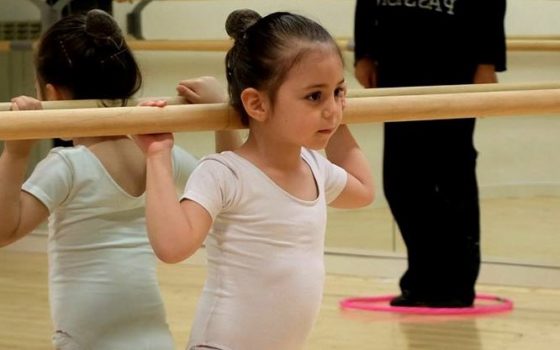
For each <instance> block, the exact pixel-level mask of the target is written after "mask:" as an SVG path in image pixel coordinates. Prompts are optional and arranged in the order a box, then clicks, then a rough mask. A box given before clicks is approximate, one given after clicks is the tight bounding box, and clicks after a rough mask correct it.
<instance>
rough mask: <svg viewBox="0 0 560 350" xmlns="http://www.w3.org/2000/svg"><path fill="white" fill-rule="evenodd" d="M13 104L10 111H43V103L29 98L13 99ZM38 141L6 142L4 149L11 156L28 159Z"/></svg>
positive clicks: (19, 97)
mask: <svg viewBox="0 0 560 350" xmlns="http://www.w3.org/2000/svg"><path fill="white" fill-rule="evenodd" d="M11 102H12V105H11V106H10V110H12V111H26V110H39V109H43V106H42V105H41V101H39V100H37V99H36V98H33V97H29V96H18V97H14V98H12V99H11ZM36 141H37V140H14V141H6V142H5V144H4V148H5V150H6V152H9V153H10V154H13V155H18V156H22V157H27V156H28V155H29V153H30V152H31V148H32V147H33V145H34V144H35V142H36Z"/></svg>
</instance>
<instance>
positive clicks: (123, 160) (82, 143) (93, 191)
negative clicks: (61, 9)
mask: <svg viewBox="0 0 560 350" xmlns="http://www.w3.org/2000/svg"><path fill="white" fill-rule="evenodd" d="M35 65H36V71H37V83H38V84H37V86H38V87H39V91H38V95H39V97H40V99H43V100H68V99H98V100H111V101H119V100H121V101H122V102H123V103H124V101H125V100H126V99H128V98H130V97H131V96H133V95H134V94H135V93H136V92H137V91H138V89H139V88H140V86H141V82H142V79H141V75H140V71H139V69H138V65H137V63H136V61H135V59H134V57H133V55H132V53H131V51H130V49H129V47H128V46H127V44H126V42H125V40H124V37H123V35H122V33H121V31H120V29H119V28H118V26H117V24H116V22H115V21H114V20H113V19H112V18H111V17H110V16H109V15H108V14H107V13H105V12H103V11H99V10H92V11H90V12H88V13H87V15H78V16H69V17H65V18H63V19H62V20H60V21H59V22H57V23H55V24H54V25H53V26H52V27H51V28H49V30H48V31H47V32H46V33H45V34H44V35H43V36H42V38H41V40H40V43H39V46H38V50H37V55H36V57H35ZM12 102H13V103H12V107H13V108H14V109H38V108H40V103H39V101H37V100H35V99H32V98H29V97H18V98H15V99H13V100H12ZM146 108H148V107H146ZM73 141H74V145H75V146H74V147H68V148H55V149H53V150H51V152H50V153H49V155H48V156H47V157H46V158H45V159H44V160H43V161H41V162H40V163H39V164H38V165H37V166H36V168H35V169H34V171H33V173H32V175H31V176H30V177H29V179H27V180H26V181H25V183H23V181H24V174H25V165H26V164H27V159H28V158H29V152H30V149H31V144H32V142H31V141H28V140H24V141H10V142H6V144H5V148H4V151H3V153H2V155H1V156H0V178H1V179H2V181H0V222H2V223H3V226H2V227H0V239H1V240H0V244H3V245H5V244H9V243H11V242H13V241H15V240H17V239H18V238H21V237H23V236H24V235H26V234H28V233H29V232H31V231H32V230H33V229H34V228H35V227H37V225H38V224H39V223H41V222H42V221H44V220H45V219H46V218H47V217H48V220H49V240H48V253H49V288H50V290H49V297H50V302H51V314H52V319H53V326H54V331H55V333H54V336H53V343H54V345H55V347H56V348H57V349H63V350H67V349H102V350H104V349H107V350H113V349H117V350H118V349H127V350H128V349H135V350H148V349H154V350H168V349H169V350H170V349H173V348H174V344H173V340H172V338H171V334H170V332H169V329H168V326H167V324H166V321H165V313H164V308H163V302H162V299H161V297H160V293H159V288H158V281H157V276H156V259H155V256H154V254H153V250H152V249H151V247H150V244H149V241H148V237H147V234H146V220H145V194H144V192H145V187H146V184H145V178H146V164H145V157H144V156H143V154H142V152H141V151H140V150H139V148H138V146H137V145H135V143H134V142H133V141H132V140H131V139H129V138H128V137H126V136H111V137H89V138H76V139H74V140H73ZM195 165H196V159H195V158H194V157H192V156H191V155H189V154H188V153H186V152H184V151H180V150H179V149H177V148H175V149H174V150H173V177H174V180H175V183H176V184H179V185H181V186H182V185H184V184H185V182H186V179H187V177H188V175H189V174H190V172H191V171H192V169H193V168H194V167H195ZM22 183H23V185H22Z"/></svg>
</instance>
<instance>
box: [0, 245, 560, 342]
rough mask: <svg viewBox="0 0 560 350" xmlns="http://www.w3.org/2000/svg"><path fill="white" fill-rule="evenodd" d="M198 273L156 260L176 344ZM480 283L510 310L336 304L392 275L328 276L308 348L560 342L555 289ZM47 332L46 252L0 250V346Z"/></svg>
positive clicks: (380, 288)
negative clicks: (470, 313)
mask: <svg viewBox="0 0 560 350" xmlns="http://www.w3.org/2000/svg"><path fill="white" fill-rule="evenodd" d="M204 273H205V269H204V267H200V266H192V265H187V264H179V265H163V264H162V265H161V266H160V269H159V275H160V282H161V286H162V291H163V296H164V299H165V303H166V307H167V313H168V319H169V324H170V326H171V330H172V333H173V335H174V337H175V340H176V344H177V346H176V348H177V349H184V347H185V344H186V339H187V336H188V331H189V328H190V322H191V319H192V316H193V312H194V307H195V304H196V301H197V297H198V294H199V291H200V289H201V287H202V283H203V280H204ZM478 291H479V292H482V293H492V294H497V295H500V296H503V297H507V298H511V299H513V301H514V302H515V309H514V311H512V312H510V313H506V314H498V315H492V316H478V317H466V316H462V317H459V316H454V317H450V316H414V315H397V314H387V313H372V312H358V311H341V310H340V309H339V308H338V301H339V300H340V299H341V298H343V297H347V296H357V295H362V296H364V295H380V294H387V293H389V294H391V293H395V292H396V281H394V280H375V279H367V278H357V277H349V276H332V275H331V276H328V277H327V281H326V287H325V297H324V301H323V305H322V309H321V314H320V317H319V320H318V322H317V324H316V326H315V329H314V331H313V333H312V336H311V338H310V339H309V342H308V346H307V348H306V349H308V350H334V349H376V350H385V349H387V350H389V349H390V350H401V349H407V350H412V349H414V350H416V349H418V350H421V349H429V350H439V349H441V350H456V349H457V350H475V349H476V350H482V349H484V350H506V349H507V350H527V349H543V350H549V349H550V350H553V349H554V350H556V349H560V290H550V289H548V290H547V289H527V288H513V287H495V286H479V288H478ZM50 332H51V324H50V320H49V311H48V301H47V260H46V256H45V254H43V253H22V252H11V251H6V250H0V349H2V350H8V349H9V350H17V349H22V350H23V349H25V350H35V349H50ZM287 350H289V349H287Z"/></svg>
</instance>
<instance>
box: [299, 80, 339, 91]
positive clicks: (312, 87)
mask: <svg viewBox="0 0 560 350" xmlns="http://www.w3.org/2000/svg"><path fill="white" fill-rule="evenodd" d="M345 82H346V81H345V79H344V78H342V80H341V81H339V82H338V83H336V85H342V84H344V83H345ZM324 86H327V84H315V85H310V86H307V87H306V89H317V88H322V87H324Z"/></svg>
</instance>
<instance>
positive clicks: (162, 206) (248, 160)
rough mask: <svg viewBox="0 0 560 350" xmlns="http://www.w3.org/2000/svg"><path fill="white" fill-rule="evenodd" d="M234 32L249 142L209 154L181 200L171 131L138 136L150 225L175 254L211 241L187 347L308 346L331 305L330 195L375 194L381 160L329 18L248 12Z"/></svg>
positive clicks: (342, 201) (333, 200) (236, 80)
mask: <svg viewBox="0 0 560 350" xmlns="http://www.w3.org/2000/svg"><path fill="white" fill-rule="evenodd" d="M226 29H227V32H228V33H229V35H230V36H231V37H233V38H234V39H235V43H234V46H233V47H232V49H231V50H230V51H229V52H228V54H227V57H226V71H227V79H228V85H229V95H230V103H231V104H232V105H233V107H234V108H235V109H236V110H237V111H238V112H239V114H240V115H241V116H242V118H243V121H244V122H245V123H246V124H248V126H249V135H248V139H247V140H246V142H245V143H244V144H243V145H242V146H241V147H240V148H238V149H237V150H235V151H234V152H222V153H220V154H216V155H211V156H208V157H206V158H204V159H203V160H202V161H201V163H200V164H199V166H198V167H197V168H196V169H195V171H194V172H193V174H192V175H191V177H190V178H189V181H188V183H187V186H186V189H185V193H184V195H183V196H182V198H181V201H180V202H178V201H177V200H176V197H175V192H174V184H173V176H172V171H171V170H172V153H171V150H172V146H173V138H172V136H171V135H170V134H157V135H139V136H136V140H137V142H138V143H139V145H140V146H141V148H142V149H143V151H144V152H145V154H146V161H147V183H146V193H147V197H146V200H147V203H146V210H147V212H146V215H147V224H148V234H149V237H150V242H151V244H152V247H153V248H154V250H155V252H156V255H157V256H158V257H159V258H160V259H162V260H163V261H165V262H168V263H175V262H179V261H182V260H183V259H186V258H187V257H189V256H190V255H191V254H193V253H194V252H195V251H196V250H197V249H198V248H199V247H200V246H201V244H202V242H203V241H205V240H206V249H207V254H208V277H207V280H206V284H205V287H204V290H203V291H202V296H201V299H200V301H199V304H198V308H197V312H196V316H195V319H194V325H193V328H192V331H191V336H190V341H189V344H188V346H187V348H188V349H221V350H257V349H258V350H263V349H267V350H295V349H302V348H303V347H304V343H305V340H306V338H307V337H308V335H309V333H310V331H311V328H312V326H313V324H314V321H315V319H316V317H317V314H318V312H319V308H320V305H321V298H322V291H323V281H324V274H325V271H324V262H323V245H324V235H325V225H326V207H327V204H330V205H331V206H333V207H337V208H356V207H361V206H365V205H368V204H369V203H371V202H372V200H373V196H374V189H373V183H372V177H371V174H370V168H369V165H368V163H367V161H366V159H365V156H364V154H363V153H362V151H361V150H360V148H359V147H358V145H357V143H356V141H355V140H354V138H353V137H352V135H351V134H350V132H349V130H348V128H347V127H346V126H345V125H340V123H341V120H342V111H343V108H344V103H345V93H346V85H345V80H344V72H343V60H342V55H341V52H340V50H339V48H338V47H337V45H336V43H335V41H334V40H333V38H332V37H331V35H329V33H328V32H327V31H326V30H325V29H324V28H323V27H321V26H320V25H319V24H317V23H315V22H313V21H311V20H309V19H307V18H305V17H302V16H299V15H296V14H291V13H285V12H278V13H273V14H270V15H268V16H266V17H262V18H261V17H260V16H259V15H258V14H257V13H255V12H253V11H251V10H238V11H235V12H233V13H232V14H230V16H229V17H228V20H227V22H226ZM320 149H325V153H326V158H325V157H323V156H322V155H321V154H319V153H318V152H317V150H320Z"/></svg>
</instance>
